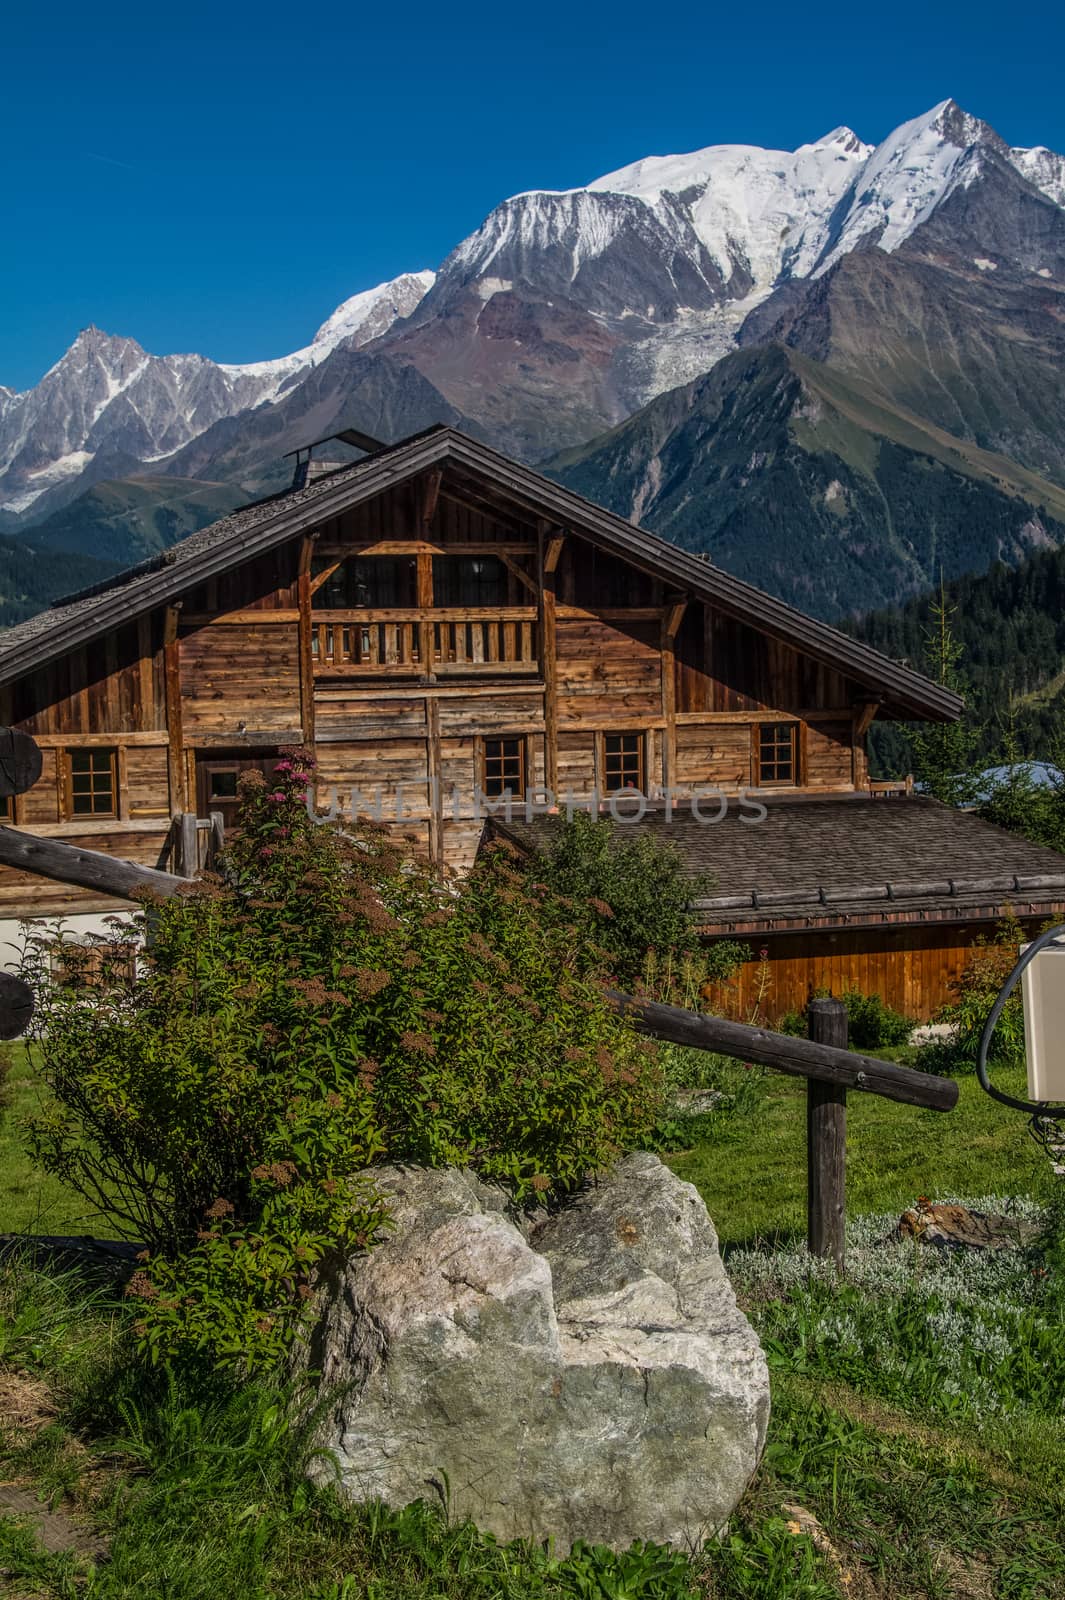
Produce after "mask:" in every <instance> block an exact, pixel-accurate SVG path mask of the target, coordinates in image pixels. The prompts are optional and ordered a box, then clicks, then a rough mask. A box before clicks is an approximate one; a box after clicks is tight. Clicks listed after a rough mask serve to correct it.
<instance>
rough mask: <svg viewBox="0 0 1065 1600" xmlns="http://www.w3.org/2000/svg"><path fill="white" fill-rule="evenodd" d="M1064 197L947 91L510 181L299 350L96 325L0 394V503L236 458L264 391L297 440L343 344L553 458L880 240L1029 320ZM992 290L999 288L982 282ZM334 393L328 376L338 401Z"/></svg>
mask: <svg viewBox="0 0 1065 1600" xmlns="http://www.w3.org/2000/svg"><path fill="white" fill-rule="evenodd" d="M1007 190H1008V191H1009V193H1008V195H1007V193H1006V191H1007ZM981 195H983V197H984V198H983V200H981V198H980V197H981ZM1063 204H1065V158H1063V157H1062V156H1059V155H1056V154H1055V153H1054V152H1052V151H1050V150H1047V149H1045V148H1043V147H1036V148H1034V149H1030V150H1029V149H1013V148H1010V147H1009V146H1008V145H1007V144H1006V143H1005V141H1004V140H1002V139H1001V138H1000V137H999V135H998V134H997V133H996V132H995V131H994V130H993V129H992V128H990V127H989V126H988V125H987V124H986V123H984V122H981V121H980V120H979V119H977V118H975V117H973V116H971V115H969V114H968V113H967V112H965V111H963V110H962V109H961V108H960V107H959V106H957V105H956V104H955V102H954V101H952V100H945V101H943V102H942V103H941V104H939V105H937V106H935V107H933V108H932V110H931V111H929V112H927V113H925V114H924V115H923V116H921V117H917V118H915V119H914V120H912V121H910V122H906V123H904V124H902V126H901V127H899V128H897V129H895V131H894V132H893V133H891V134H890V135H889V136H888V137H887V138H886V139H885V140H883V141H882V142H881V143H880V144H879V145H877V146H875V147H874V146H872V145H869V144H866V143H863V142H862V140H861V138H860V137H859V136H858V135H857V134H856V133H854V132H852V131H851V130H850V129H849V128H836V129H834V130H833V131H832V132H831V133H828V134H826V135H825V136H824V137H823V138H821V139H817V140H815V141H814V142H813V143H810V144H804V145H801V146H799V148H798V149H796V150H793V151H779V150H763V149H760V148H758V147H755V146H750V145H713V146H710V147H708V148H706V149H703V150H698V151H695V152H693V153H691V154H687V155H675V156H650V157H647V158H645V159H643V160H640V161H636V162H634V163H633V164H631V165H629V166H626V167H622V168H621V169H619V170H618V171H616V172H612V173H608V174H607V175H605V176H603V177H600V178H596V179H595V180H593V181H592V182H591V183H589V184H587V185H585V186H584V187H581V188H577V189H572V190H567V191H549V190H537V191H532V192H529V193H525V194H519V195H515V196H513V197H512V198H510V199H508V200H506V201H504V202H503V203H502V204H501V205H499V206H497V207H496V208H495V210H494V211H492V212H491V214H490V215H489V216H488V217H487V218H486V219H485V221H484V223H483V224H482V225H481V227H479V228H478V229H477V230H476V231H475V232H474V233H472V234H471V235H470V236H469V237H468V238H466V239H464V240H463V241H462V242H461V243H460V244H459V245H458V246H457V247H456V248H455V249H454V250H453V251H452V253H451V254H450V255H449V256H448V258H447V259H446V260H445V262H444V263H443V265H442V266H441V268H440V270H439V273H438V274H436V275H435V276H434V275H433V274H432V273H417V274H411V275H408V276H406V277H402V278H399V279H396V280H395V281H394V282H393V283H389V284H384V285H381V286H380V287H379V288H377V289H374V290H370V291H367V292H366V293H365V294H361V295H356V296H354V297H353V298H352V299H351V300H349V301H346V302H345V303H344V305H342V306H340V307H339V308H338V309H337V310H336V311H335V312H334V313H333V314H332V316H330V317H329V318H328V319H327V320H326V322H324V323H323V324H322V327H321V328H320V329H319V331H318V333H317V334H316V335H315V338H314V339H313V340H312V342H311V343H310V344H309V345H308V346H307V347H306V348H305V349H303V350H299V351H296V352H294V353H293V354H291V355H288V356H282V357H280V358H278V359H277V360H273V361H265V362H259V363H255V364H252V365H245V366H225V365H219V364H217V363H215V362H212V361H209V360H207V359H205V358H204V357H201V356H193V355H189V356H166V357H155V356H150V355H148V354H146V353H145V351H144V350H142V349H141V347H140V346H139V345H137V344H136V343H135V342H134V341H133V340H130V339H122V338H115V337H112V336H109V335H107V334H103V333H100V332H99V331H98V330H95V329H89V330H87V331H86V332H85V333H83V334H82V335H80V336H79V338H78V340H77V341H76V342H75V344H74V345H73V346H72V347H71V349H70V350H69V351H68V352H67V354H66V355H65V356H64V357H63V359H62V360H61V361H60V362H59V363H58V364H57V366H56V367H54V368H53V369H52V370H51V372H49V373H48V374H46V376H45V377H44V378H43V379H42V380H41V382H40V383H39V384H38V385H37V386H36V387H35V388H34V389H32V390H30V391H28V392H27V393H25V394H12V393H11V392H10V391H5V390H2V389H0V514H6V520H7V524H8V526H12V525H14V524H15V523H16V522H19V521H21V522H22V523H26V522H30V521H38V520H39V519H40V518H41V517H43V516H44V515H45V514H46V513H48V512H50V511H52V510H54V509H55V508H56V507H57V506H59V505H61V504H63V503H64V502H66V501H69V500H70V499H72V498H73V497H74V496H75V495H76V494H77V493H79V492H81V490H82V489H83V488H84V487H86V486H87V485H88V484H89V483H91V482H94V481H98V480H100V479H101V478H104V477H119V476H122V475H124V474H129V473H132V472H136V471H141V470H143V469H144V468H146V467H147V468H148V469H149V470H150V471H151V472H152V473H153V474H167V473H172V472H173V473H177V474H181V473H183V472H184V471H185V468H186V464H187V462H188V461H189V460H190V459H191V458H190V449H191V451H192V455H193V456H195V458H196V461H197V463H198V468H197V470H198V473H201V474H207V473H209V472H211V471H214V470H216V469H217V470H218V472H219V474H220V475H221V474H225V473H231V472H232V461H233V458H234V454H235V453H236V452H237V451H238V448H239V429H238V428H236V425H235V424H234V425H233V426H232V427H227V429H226V430H225V437H226V449H225V452H224V453H223V454H219V453H218V452H217V451H214V449H213V445H212V444H211V441H212V440H213V439H214V438H215V437H216V434H217V430H218V428H219V426H220V424H222V423H223V422H227V419H233V418H236V417H238V416H239V415H240V414H241V413H243V412H246V411H250V410H255V411H256V412H257V413H261V415H258V416H257V419H256V429H255V432H256V436H257V437H259V438H265V437H272V436H273V432H274V431H276V434H277V437H278V438H279V439H280V438H281V436H282V433H284V429H282V428H281V427H280V426H279V427H278V429H277V430H272V429H271V426H270V425H269V417H270V416H271V415H272V411H271V409H270V408H275V407H276V408H279V415H281V413H282V411H283V414H284V416H285V417H286V418H288V419H290V427H291V426H296V424H294V423H291V419H292V418H293V416H297V415H301V416H302V415H305V416H306V417H307V418H308V419H309V418H311V417H314V416H317V415H318V414H319V411H320V410H321V407H320V406H318V407H317V408H316V406H315V405H314V404H311V403H310V401H308V404H307V405H306V406H304V407H303V408H302V409H301V406H300V405H299V404H295V405H294V404H293V403H292V400H293V396H294V395H295V393H296V391H297V390H299V388H300V386H302V385H305V384H307V383H308V381H309V379H310V377H311V375H312V374H313V373H315V372H316V371H317V369H318V368H319V367H320V366H321V365H322V363H323V359H329V357H330V356H331V354H332V352H334V351H335V350H337V349H338V348H345V349H351V350H354V349H357V348H363V349H367V350H368V351H370V352H372V354H373V356H374V358H375V360H376V361H377V362H378V367H377V368H376V371H377V380H375V382H376V387H375V393H379V394H380V393H384V389H385V388H387V387H388V385H387V383H386V382H385V369H386V368H392V369H395V371H396V372H397V374H399V373H401V372H402V369H404V368H408V369H409V368H411V367H413V368H415V369H416V370H417V373H418V374H420V376H421V377H422V378H423V379H426V380H428V383H429V384H430V385H431V386H432V389H433V390H435V391H437V392H438V393H439V395H441V396H443V398H444V400H445V402H446V403H447V404H448V405H449V406H451V407H453V408H454V411H455V413H456V414H458V415H460V416H462V417H464V418H467V419H471V420H472V422H473V423H474V424H476V425H477V426H478V427H479V428H480V430H481V431H482V432H483V434H484V436H486V437H488V438H491V439H493V440H494V441H495V442H496V443H498V444H499V445H501V446H502V447H503V448H505V449H509V450H511V451H513V452H515V453H517V454H519V455H522V456H524V457H526V458H527V459H530V460H537V459H542V458H544V457H545V456H547V455H548V454H550V453H552V452H553V451H554V450H556V449H558V448H559V447H560V446H563V445H573V444H578V443H580V442H581V441H583V440H587V439H590V438H591V437H593V436H594V435H596V434H598V433H600V432H602V431H603V430H604V429H606V428H609V427H612V426H614V425H616V424H618V423H619V422H621V421H623V420H624V418H625V417H627V416H629V415H630V414H632V412H633V411H635V410H636V409H637V408H638V407H640V406H643V405H645V404H646V403H647V402H648V401H649V400H651V399H652V398H653V397H654V396H656V395H658V394H660V393H662V392H663V391H665V390H667V389H670V388H673V387H674V386H676V385H678V384H681V383H686V382H688V381H690V380H692V379H693V378H695V377H697V376H698V375H700V374H702V373H705V372H707V371H708V370H709V369H710V368H712V367H713V366H714V365H715V363H716V362H718V361H719V360H720V359H721V358H722V357H723V356H724V355H726V354H728V353H729V352H730V351H731V350H733V349H735V348H736V347H737V345H738V344H739V343H750V342H751V337H752V329H753V330H755V332H754V336H755V337H760V336H761V334H759V332H758V330H759V329H761V328H764V329H765V330H767V332H768V333H769V334H770V336H772V337H780V336H782V335H778V334H775V333H772V332H771V330H772V329H773V328H775V327H784V326H785V325H786V324H787V322H788V317H789V316H791V317H792V318H794V315H795V314H797V312H796V308H797V307H798V306H799V305H800V304H801V305H802V306H803V307H805V308H806V313H807V324H808V323H809V321H810V316H811V315H812V312H811V311H810V304H811V300H810V297H811V295H814V296H815V297H816V292H817V287H818V285H819V284H823V283H825V282H829V281H831V280H833V279H834V277H835V275H836V274H837V272H838V271H839V269H840V268H841V266H842V265H843V264H845V263H847V262H849V261H852V260H853V261H857V260H859V259H860V258H862V257H863V256H864V255H865V253H867V252H870V251H872V252H874V253H875V254H876V255H877V257H878V259H880V260H883V259H884V255H885V254H886V255H888V256H890V257H892V259H896V258H899V257H902V256H905V255H906V253H907V252H911V253H912V252H914V251H915V250H917V248H918V245H919V241H920V240H921V239H922V238H924V239H925V240H926V241H927V240H930V239H932V238H933V236H934V242H935V248H934V251H931V253H930V250H931V247H930V246H929V248H928V249H926V250H925V252H924V260H925V264H926V266H927V265H928V264H929V263H930V262H931V263H932V265H933V266H935V268H936V270H939V267H940V266H941V265H942V263H943V262H944V261H945V260H947V259H949V257H950V254H951V248H952V244H953V245H954V246H956V247H957V249H958V250H960V251H961V252H962V254H963V255H964V258H965V259H964V261H963V262H962V265H961V267H960V268H959V269H958V270H959V271H960V272H961V273H962V277H963V278H964V275H965V274H966V273H968V274H969V275H970V276H971V275H972V274H973V273H974V272H975V273H976V274H977V276H979V275H980V274H983V275H984V277H985V278H987V277H989V276H990V275H995V274H997V277H996V279H995V282H996V288H995V293H996V294H999V295H1001V293H1003V292H1004V285H1005V283H1006V280H1007V279H1011V281H1013V280H1016V283H1019V284H1021V286H1022V287H1021V289H1020V290H1018V293H1019V294H1020V295H1021V300H1018V302H1017V304H1016V305H1015V306H1014V307H1013V308H1012V309H1007V311H1006V312H1005V313H1003V315H1004V316H1005V317H1006V321H1007V322H1008V321H1009V319H1010V318H1015V319H1016V325H1017V327H1018V329H1019V328H1020V327H1021V326H1022V323H1023V322H1024V319H1025V318H1026V317H1028V318H1029V319H1030V318H1031V316H1033V315H1035V316H1037V318H1038V317H1045V316H1047V315H1049V313H1048V312H1047V310H1046V307H1045V305H1044V304H1043V301H1039V302H1038V304H1037V303H1036V301H1035V300H1033V299H1032V296H1033V295H1034V294H1035V292H1036V291H1039V293H1041V294H1043V296H1044V300H1045V297H1046V294H1047V293H1049V287H1048V286H1049V285H1050V284H1051V280H1053V282H1057V280H1058V278H1059V277H1060V275H1061V273H1060V265H1059V257H1058V254H1057V253H1056V250H1057V246H1056V245H1055V239H1056V238H1057V230H1058V229H1059V224H1060V222H1061V217H1062V206H1063ZM993 206H994V207H995V208H997V209H996V210H995V218H994V221H993V225H992V222H990V221H988V219H989V218H990V217H991V212H992V207H993ZM1022 233H1023V234H1024V237H1023V238H1022V237H1021V235H1022ZM990 234H993V235H994V242H993V248H992V245H991V244H988V245H987V246H986V248H985V247H984V246H983V245H982V244H981V242H980V241H981V240H982V239H983V238H984V236H985V235H990ZM974 240H975V241H976V242H975V243H974ZM963 241H964V242H963ZM1011 275H1012V277H1011ZM1033 285H1034V288H1033ZM928 292H929V293H930V294H931V295H932V297H933V298H934V296H935V294H936V293H938V290H936V289H934V288H933V289H932V290H929V291H928ZM966 292H967V291H966ZM981 293H982V294H983V295H984V300H985V301H988V305H990V301H989V300H988V296H989V294H990V291H989V290H988V289H987V286H986V284H985V287H984V290H982V291H981ZM1025 295H1027V296H1028V297H1029V300H1030V301H1031V304H1029V303H1028V301H1024V303H1023V304H1022V303H1021V301H1022V300H1023V299H1024V296H1025ZM962 298H963V299H964V294H963V295H962ZM814 309H815V310H816V307H815V308H814ZM987 314H988V316H989V317H992V319H993V320H994V321H995V326H996V327H1000V326H1001V325H1004V324H1003V323H1002V317H1000V316H999V313H998V311H995V312H994V313H992V312H991V311H990V309H989V310H988V313H987ZM1026 337H1028V335H1026ZM807 338H808V340H810V339H812V338H813V336H812V335H809V334H808V335H807ZM1049 348H1050V346H1049V343H1048V344H1047V349H1049ZM380 363H384V364H385V366H384V367H382V366H381V365H380ZM397 381H398V378H397ZM965 381H966V382H967V383H969V384H970V387H971V383H972V380H971V378H967V379H966V380H965ZM1016 387H1017V391H1018V393H1021V392H1022V391H1023V387H1024V378H1023V375H1021V376H1018V379H1017V385H1016ZM428 392H430V393H431V392H432V391H428ZM340 399H341V401H342V396H341V397H340ZM404 404H406V402H405V401H404ZM337 406H338V400H337V395H336V393H334V394H333V399H332V400H331V402H330V406H329V408H328V410H329V414H330V415H334V416H335V415H336V412H337ZM352 407H353V410H352V416H351V418H350V421H351V423H352V425H356V426H357V425H362V426H364V427H367V428H368V429H369V430H370V431H372V428H371V427H370V422H369V418H368V417H367V418H364V419H362V420H361V423H360V417H359V415H357V414H356V413H357V412H358V407H359V402H358V400H357V399H353V402H352ZM284 436H285V438H286V439H287V437H288V435H287V433H284ZM201 440H203V441H205V445H204V448H202V449H201V448H200V445H199V444H198V443H197V441H201ZM982 442H984V441H982ZM989 442H990V446H991V447H992V448H999V447H1000V446H999V445H996V444H995V443H994V439H993V438H992V437H991V436H990V435H989Z"/></svg>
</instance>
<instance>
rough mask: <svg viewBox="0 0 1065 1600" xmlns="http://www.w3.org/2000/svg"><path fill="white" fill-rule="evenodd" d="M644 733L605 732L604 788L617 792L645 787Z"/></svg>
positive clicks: (610, 791) (641, 791)
mask: <svg viewBox="0 0 1065 1600" xmlns="http://www.w3.org/2000/svg"><path fill="white" fill-rule="evenodd" d="M643 748H644V745H643V734H642V733H604V734H603V789H604V791H605V792H606V793H607V794H617V793H618V791H619V790H620V789H638V790H639V791H640V793H641V794H645V793H646V792H647V791H646V790H645V788H644V781H643V780H644V770H643V768H644V762H643Z"/></svg>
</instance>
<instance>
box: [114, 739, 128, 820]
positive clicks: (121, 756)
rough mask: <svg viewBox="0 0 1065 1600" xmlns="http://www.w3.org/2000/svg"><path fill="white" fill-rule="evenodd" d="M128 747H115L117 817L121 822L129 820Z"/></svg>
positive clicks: (121, 745) (123, 745)
mask: <svg viewBox="0 0 1065 1600" xmlns="http://www.w3.org/2000/svg"><path fill="white" fill-rule="evenodd" d="M128 751H129V746H128V745H125V744H120V745H116V746H115V767H116V769H117V770H116V773H115V776H116V777H117V779H118V806H117V811H118V816H119V818H120V820H121V821H123V822H126V821H128V819H129V756H128Z"/></svg>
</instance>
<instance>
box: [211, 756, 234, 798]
mask: <svg viewBox="0 0 1065 1600" xmlns="http://www.w3.org/2000/svg"><path fill="white" fill-rule="evenodd" d="M205 768H206V773H207V802H208V804H210V802H211V801H212V800H235V799H236V798H237V780H238V778H239V776H240V771H239V768H238V767H237V764H236V762H234V763H233V765H232V766H231V767H218V766H215V765H213V764H212V763H206V764H205Z"/></svg>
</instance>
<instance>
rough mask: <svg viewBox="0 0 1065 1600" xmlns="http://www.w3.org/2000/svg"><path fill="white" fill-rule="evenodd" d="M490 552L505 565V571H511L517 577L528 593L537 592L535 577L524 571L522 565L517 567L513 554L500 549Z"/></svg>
mask: <svg viewBox="0 0 1065 1600" xmlns="http://www.w3.org/2000/svg"><path fill="white" fill-rule="evenodd" d="M492 554H493V555H495V556H497V557H498V558H499V560H500V561H501V562H502V563H503V565H504V566H505V567H506V569H507V571H508V572H512V573H513V574H514V576H515V577H516V578H517V580H518V582H519V583H520V584H521V585H522V586H523V587H524V588H526V589H528V590H529V591H530V593H532V594H534V595H535V594H539V590H538V589H537V586H536V579H535V578H534V577H532V576H531V574H530V573H528V572H526V570H525V568H524V567H519V565H518V563H517V562H516V561H515V560H514V558H513V556H508V555H505V554H504V553H503V551H502V550H493V551H492Z"/></svg>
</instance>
